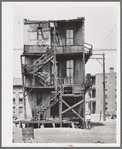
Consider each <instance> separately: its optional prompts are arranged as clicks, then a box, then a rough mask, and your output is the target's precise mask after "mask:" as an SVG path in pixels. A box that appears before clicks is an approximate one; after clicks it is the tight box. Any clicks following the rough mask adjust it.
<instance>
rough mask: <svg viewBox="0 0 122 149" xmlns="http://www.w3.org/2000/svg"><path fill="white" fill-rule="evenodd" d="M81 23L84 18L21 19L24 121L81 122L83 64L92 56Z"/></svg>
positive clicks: (82, 113) (83, 81)
mask: <svg viewBox="0 0 122 149" xmlns="http://www.w3.org/2000/svg"><path fill="white" fill-rule="evenodd" d="M84 21H85V19H84V18H83V17H81V18H78V19H73V20H57V21H56V20H50V21H32V20H26V19H25V20H24V50H23V54H22V55H21V66H22V82H23V87H24V95H23V98H24V116H25V118H26V119H35V118H36V119H38V120H40V119H43V118H44V119H46V118H50V117H58V118H60V121H62V118H64V117H68V118H72V117H79V118H80V119H81V120H82V121H84V110H85V109H84V93H85V92H86V88H88V86H85V85H84V84H85V63H86V62H87V61H88V59H89V57H90V56H91V55H92V45H90V44H87V43H85V41H84ZM85 87H86V88H85Z"/></svg>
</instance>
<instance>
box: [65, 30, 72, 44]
mask: <svg viewBox="0 0 122 149" xmlns="http://www.w3.org/2000/svg"><path fill="white" fill-rule="evenodd" d="M73 44H74V31H73V30H71V29H70V30H66V45H73Z"/></svg>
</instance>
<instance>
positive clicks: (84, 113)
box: [82, 20, 86, 128]
mask: <svg viewBox="0 0 122 149" xmlns="http://www.w3.org/2000/svg"><path fill="white" fill-rule="evenodd" d="M82 24H83V32H84V20H83V22H82ZM83 38H84V35H83ZM83 100H84V106H83V115H84V128H85V125H86V124H85V115H86V112H85V47H84V43H83Z"/></svg>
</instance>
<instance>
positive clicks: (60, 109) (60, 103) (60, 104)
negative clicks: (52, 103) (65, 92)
mask: <svg viewBox="0 0 122 149" xmlns="http://www.w3.org/2000/svg"><path fill="white" fill-rule="evenodd" d="M61 98H62V97H61ZM59 114H60V115H59V116H60V127H62V101H61V100H60V101H59Z"/></svg>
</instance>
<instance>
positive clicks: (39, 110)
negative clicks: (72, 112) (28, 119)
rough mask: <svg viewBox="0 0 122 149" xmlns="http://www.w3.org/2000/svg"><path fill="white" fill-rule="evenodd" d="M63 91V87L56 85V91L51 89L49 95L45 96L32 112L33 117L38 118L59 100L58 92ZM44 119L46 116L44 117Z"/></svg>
mask: <svg viewBox="0 0 122 149" xmlns="http://www.w3.org/2000/svg"><path fill="white" fill-rule="evenodd" d="M62 91H63V87H58V88H57V90H56V91H52V93H51V95H50V96H49V97H47V98H46V99H45V100H44V101H43V102H42V103H40V104H39V105H38V106H37V107H36V109H35V112H34V118H35V119H36V120H40V119H41V118H40V117H41V116H42V115H43V114H44V113H46V112H47V110H49V109H50V108H51V107H53V106H54V105H55V104H56V103H58V102H59V100H60V98H59V96H60V93H61V92H62ZM45 119H46V118H45Z"/></svg>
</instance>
